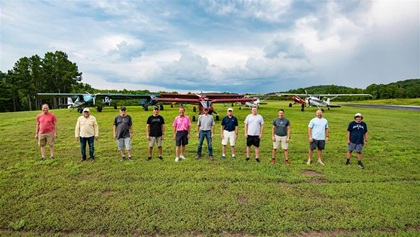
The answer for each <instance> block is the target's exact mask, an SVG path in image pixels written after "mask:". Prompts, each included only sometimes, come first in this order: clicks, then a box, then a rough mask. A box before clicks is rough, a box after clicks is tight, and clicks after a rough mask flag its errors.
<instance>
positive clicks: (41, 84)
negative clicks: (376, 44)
mask: <svg viewBox="0 0 420 237" xmlns="http://www.w3.org/2000/svg"><path fill="white" fill-rule="evenodd" d="M87 91H88V92H90V93H108V92H109V93H124V94H128V93H129V94H148V93H150V91H148V90H126V89H124V90H99V89H95V88H92V86H90V85H89V84H87V83H83V82H82V72H79V69H78V67H77V65H76V63H73V62H71V61H70V60H69V59H68V56H67V54H66V53H64V52H62V51H56V52H47V53H46V54H45V55H44V57H43V58H41V57H40V56H38V55H34V56H31V57H29V58H28V57H23V58H20V59H19V60H18V61H17V62H16V63H15V65H14V66H13V68H12V69H11V70H8V71H7V72H2V71H0V112H9V111H26V110H36V109H39V108H41V103H42V101H41V100H39V99H37V98H36V93H40V92H51V93H85V92H87ZM305 91H308V93H310V94H328V93H329V94H340V93H343V94H350V93H361V94H371V95H373V99H395V98H419V97H420V79H408V80H405V81H398V82H394V83H390V84H385V85H384V84H379V85H378V84H372V85H369V86H368V87H367V88H366V89H359V88H350V87H344V86H337V85H322V86H312V87H307V88H299V89H295V90H289V91H287V93H297V94H303V93H305ZM156 93H161V92H156ZM61 99H63V100H64V99H65V98H61ZM352 99H355V98H349V100H352ZM62 103H64V104H65V103H66V102H65V101H62Z"/></svg>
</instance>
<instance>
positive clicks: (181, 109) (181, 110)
mask: <svg viewBox="0 0 420 237" xmlns="http://www.w3.org/2000/svg"><path fill="white" fill-rule="evenodd" d="M184 112H185V108H184V107H182V106H181V107H180V108H179V115H181V116H184Z"/></svg>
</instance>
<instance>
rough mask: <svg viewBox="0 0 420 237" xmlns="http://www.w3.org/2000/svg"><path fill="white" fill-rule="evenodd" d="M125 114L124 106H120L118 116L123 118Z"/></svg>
mask: <svg viewBox="0 0 420 237" xmlns="http://www.w3.org/2000/svg"><path fill="white" fill-rule="evenodd" d="M126 113H127V109H126V108H125V106H124V105H123V106H121V108H120V115H122V116H124V115H125V114H126Z"/></svg>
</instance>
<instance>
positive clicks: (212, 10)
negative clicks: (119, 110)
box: [0, 0, 420, 93]
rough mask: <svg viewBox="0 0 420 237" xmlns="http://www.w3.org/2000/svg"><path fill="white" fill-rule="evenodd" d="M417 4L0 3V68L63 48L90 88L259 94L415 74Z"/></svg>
mask: <svg viewBox="0 0 420 237" xmlns="http://www.w3.org/2000/svg"><path fill="white" fill-rule="evenodd" d="M419 2H420V1H418V0H394V1H392V0H375V1H368V0H345V1H343V0H337V1H334V0H305V1H293V0H271V1H270V0H261V1H258V0H255V1H250V0H240V1H239V0H238V1H235V0H221V1H215V0H144V1H143V0H133V1H123V0H121V1H117V0H113V1H107V0H102V1H95V0H80V1H77V0H74V1H71V0H59V1H56V0H47V1H40V0H37V1H32V0H24V1H23V0H2V1H1V3H0V14H1V15H0V17H1V18H0V24H1V25H0V30H1V32H0V33H1V35H0V41H1V46H0V55H1V56H0V60H1V61H0V70H1V71H3V72H7V70H10V69H12V68H13V65H14V64H15V63H16V62H17V61H18V60H19V59H20V58H22V57H30V56H33V55H39V56H40V57H44V55H45V53H47V52H55V51H56V50H59V51H63V52H65V53H67V55H68V57H69V60H70V61H72V62H74V63H76V64H77V65H78V67H79V71H80V72H82V73H83V82H85V83H88V84H90V85H92V86H93V87H94V88H98V89H124V88H125V89H148V90H150V91H152V92H157V91H160V90H164V91H180V92H187V91H192V92H198V91H230V92H238V93H269V92H277V91H286V90H289V89H297V88H301V87H307V86H313V85H329V84H335V85H340V86H349V87H357V88H366V87H367V86H369V85H370V84H373V83H376V84H386V83H390V82H396V81H399V80H405V79H411V78H420V47H419V41H420V23H419V22H420V15H419V12H420V3H419Z"/></svg>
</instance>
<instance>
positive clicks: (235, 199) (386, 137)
mask: <svg viewBox="0 0 420 237" xmlns="http://www.w3.org/2000/svg"><path fill="white" fill-rule="evenodd" d="M287 104H288V103H287V102H271V101H270V102H269V103H268V104H267V105H264V106H262V107H261V108H260V109H259V113H260V114H262V115H263V117H264V119H265V130H264V137H263V139H262V143H261V159H262V162H261V163H256V162H255V161H253V160H252V159H251V161H249V162H246V161H245V138H244V136H243V121H244V119H245V117H246V115H247V114H249V113H250V111H249V110H247V109H243V110H239V109H238V108H237V107H234V109H235V111H234V114H235V116H237V117H238V119H239V121H240V132H239V135H240V136H239V138H238V140H237V145H236V149H237V151H236V156H237V158H238V160H236V161H232V160H230V159H226V160H220V159H216V160H215V161H213V162H212V161H209V160H207V159H202V160H198V161H196V160H195V159H194V157H195V153H196V149H197V138H196V137H192V138H190V144H189V145H188V146H187V154H186V157H187V159H186V160H185V161H181V162H178V163H175V162H174V158H175V157H174V153H175V152H174V151H175V142H174V140H173V137H172V132H173V129H172V127H171V125H172V122H173V118H174V117H175V116H176V115H177V113H178V109H177V108H169V106H166V107H165V109H164V110H162V111H160V114H161V115H162V116H163V117H164V118H165V120H166V129H167V132H166V135H167V136H166V137H165V140H164V161H163V162H160V161H158V160H157V155H156V154H157V153H156V152H157V150H156V148H155V151H154V153H155V154H154V157H153V159H152V160H151V161H149V162H147V161H146V158H147V140H146V137H145V127H146V119H147V117H148V116H149V115H150V114H151V112H150V111H149V112H145V111H142V110H141V109H140V107H128V111H127V112H128V114H130V115H131V116H132V117H133V122H134V133H135V135H134V142H133V154H134V159H135V161H134V162H133V163H130V162H119V153H118V151H117V148H116V144H115V141H114V140H113V139H112V123H113V119H114V117H115V116H116V115H117V114H118V111H116V110H114V109H112V108H105V109H104V110H103V112H101V113H97V112H92V114H93V115H94V116H95V117H96V118H97V120H98V123H99V126H100V135H99V136H100V139H99V141H97V142H95V147H96V161H94V162H83V163H79V162H78V161H79V160H80V158H81V155H80V148H79V143H78V142H76V141H75V139H74V126H75V123H76V119H77V117H78V116H80V114H78V113H77V112H76V111H73V112H70V111H68V110H64V109H62V110H52V112H53V113H55V114H56V115H57V118H58V124H59V132H58V139H57V140H56V146H55V147H56V154H55V156H56V158H57V159H56V161H51V160H47V161H45V162H43V163H40V162H39V158H40V151H39V147H37V142H36V140H35V139H34V133H35V117H36V115H37V114H38V113H39V112H40V111H32V112H17V113H2V114H0V133H1V137H2V139H1V143H0V155H1V160H0V166H1V170H0V177H1V179H0V192H1V197H0V204H1V207H0V234H1V235H14V236H21V235H23V236H36V235H45V236H86V235H92V236H96V235H97V236H99V235H107V236H108V235H109V236H113V235H116V236H120V235H127V236H143V235H144V236H291V235H292V236H320V235H330V236H360V235H362V236H378V235H381V236H415V235H419V234H420V231H419V227H420V211H419V210H420V204H419V201H418V200H420V185H419V180H420V179H419V177H420V175H419V162H420V159H419V158H420V156H419V154H420V148H419V138H420V126H419V125H420V124H419V121H420V113H418V112H409V111H395V110H392V111H390V110H383V109H367V108H354V107H342V108H337V109H332V110H330V111H326V112H325V113H324V117H325V118H326V119H328V121H329V125H330V142H328V143H327V147H326V150H325V151H324V153H323V159H324V161H325V163H326V166H320V165H317V164H313V165H310V166H308V165H306V163H305V161H306V159H307V152H308V139H307V125H308V122H309V120H310V119H311V118H313V117H315V110H316V109H315V108H312V109H311V108H308V109H306V111H305V112H301V111H300V110H299V108H298V107H296V108H295V107H293V108H288V107H287ZM226 108H227V107H225V106H223V105H217V106H216V109H217V110H218V111H220V112H219V113H220V115H221V116H222V115H224V113H225V111H226ZM279 108H284V109H285V110H286V112H285V116H286V117H287V118H288V119H290V121H291V124H292V139H291V143H290V147H289V156H290V161H291V163H292V165H291V166H285V165H284V163H283V154H282V152H281V151H278V154H277V163H276V164H275V165H272V164H269V161H270V159H271V148H272V142H271V139H270V135H271V123H272V121H273V120H274V118H276V116H277V110H278V109H279ZM356 112H361V113H362V114H363V115H364V121H365V122H366V123H367V124H368V128H369V134H370V136H369V137H370V138H369V144H368V146H367V147H365V148H364V150H363V162H364V164H365V167H366V168H365V169H364V170H361V169H359V168H358V167H357V166H356V160H355V158H353V159H352V163H351V166H350V167H347V166H345V165H344V163H345V153H346V140H347V138H346V129H347V125H348V123H349V122H350V121H351V120H352V119H353V115H354V114H355V113H356ZM187 114H188V115H190V116H192V115H193V112H192V108H191V107H188V109H187ZM193 125H194V126H193V129H192V131H194V130H195V128H196V122H193ZM219 126H220V121H219V122H218V124H217V128H216V136H215V137H214V140H213V147H214V155H215V158H219V157H220V155H221V145H220V142H221V140H220V133H219V128H220V127H219ZM191 134H192V135H194V134H195V133H194V132H192V133H191ZM204 144H205V145H204V147H203V153H204V151H206V143H204ZM47 151H48V149H47ZM204 154H205V153H204ZM227 155H228V156H229V155H230V152H228V153H227Z"/></svg>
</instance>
